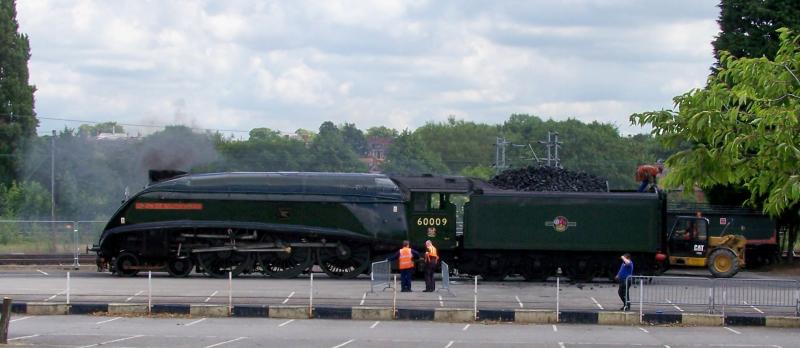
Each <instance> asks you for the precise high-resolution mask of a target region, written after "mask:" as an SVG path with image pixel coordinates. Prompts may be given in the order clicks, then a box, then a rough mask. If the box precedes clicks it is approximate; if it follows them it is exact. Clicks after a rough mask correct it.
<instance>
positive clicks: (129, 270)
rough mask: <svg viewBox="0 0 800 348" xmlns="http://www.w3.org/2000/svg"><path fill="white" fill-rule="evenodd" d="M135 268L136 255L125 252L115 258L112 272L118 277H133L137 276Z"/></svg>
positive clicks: (137, 272) (137, 259)
mask: <svg viewBox="0 0 800 348" xmlns="http://www.w3.org/2000/svg"><path fill="white" fill-rule="evenodd" d="M137 266H139V257H137V256H136V254H133V253H127V252H126V253H122V254H119V256H117V261H116V263H114V270H115V271H116V272H117V275H118V276H120V277H134V276H136V275H137V274H139V270H138V269H136V268H135V267H137Z"/></svg>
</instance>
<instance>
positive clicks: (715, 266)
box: [708, 249, 739, 278]
mask: <svg viewBox="0 0 800 348" xmlns="http://www.w3.org/2000/svg"><path fill="white" fill-rule="evenodd" d="M708 270H709V271H711V275H713V276H714V277H716V278H730V277H733V276H734V275H736V273H739V259H737V258H736V255H735V254H734V253H733V251H730V250H729V249H717V250H714V251H713V252H712V253H711V255H710V256H709V257H708Z"/></svg>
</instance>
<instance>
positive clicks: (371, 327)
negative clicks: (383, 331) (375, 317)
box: [369, 321, 381, 329]
mask: <svg viewBox="0 0 800 348" xmlns="http://www.w3.org/2000/svg"><path fill="white" fill-rule="evenodd" d="M380 323H381V322H380V321H376V322H375V323H373V324H372V326H370V327H369V328H370V329H374V328H375V327H376V326H378V324H380Z"/></svg>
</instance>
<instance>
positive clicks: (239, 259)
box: [189, 251, 251, 278]
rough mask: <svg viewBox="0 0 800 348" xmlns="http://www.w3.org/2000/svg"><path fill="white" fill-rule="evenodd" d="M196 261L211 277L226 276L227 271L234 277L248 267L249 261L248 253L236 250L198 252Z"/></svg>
mask: <svg viewBox="0 0 800 348" xmlns="http://www.w3.org/2000/svg"><path fill="white" fill-rule="evenodd" d="M197 261H198V262H199V263H200V266H202V267H203V273H204V274H205V275H207V276H209V277H211V278H227V277H228V272H231V273H232V276H234V277H236V276H238V275H239V274H241V273H242V272H243V271H244V270H245V269H247V268H248V267H250V263H251V259H250V253H240V252H236V251H217V252H210V253H198V254H197ZM189 270H191V268H189Z"/></svg>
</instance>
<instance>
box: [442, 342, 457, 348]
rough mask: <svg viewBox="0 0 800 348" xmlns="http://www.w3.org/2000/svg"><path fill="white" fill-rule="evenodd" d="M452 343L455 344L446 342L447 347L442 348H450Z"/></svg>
mask: <svg viewBox="0 0 800 348" xmlns="http://www.w3.org/2000/svg"><path fill="white" fill-rule="evenodd" d="M454 342H455V341H450V342H447V345H446V346H444V348H450V347H451V346H452V345H453V343H454Z"/></svg>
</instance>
